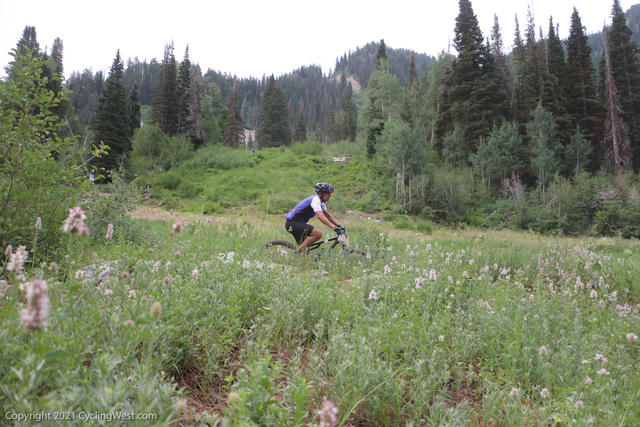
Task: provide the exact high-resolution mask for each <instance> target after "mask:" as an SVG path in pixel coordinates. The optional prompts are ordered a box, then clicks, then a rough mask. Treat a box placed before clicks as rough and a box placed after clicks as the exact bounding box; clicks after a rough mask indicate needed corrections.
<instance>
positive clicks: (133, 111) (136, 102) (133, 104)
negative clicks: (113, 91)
mask: <svg viewBox="0 0 640 427" xmlns="http://www.w3.org/2000/svg"><path fill="white" fill-rule="evenodd" d="M128 107H129V128H130V132H129V135H131V136H133V131H135V130H136V129H138V128H139V127H140V96H139V94H138V82H133V87H132V88H131V90H130V91H129V103H128Z"/></svg>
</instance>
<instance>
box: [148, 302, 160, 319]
mask: <svg viewBox="0 0 640 427" xmlns="http://www.w3.org/2000/svg"><path fill="white" fill-rule="evenodd" d="M149 314H151V316H153V317H159V316H160V315H161V314H162V304H160V301H156V302H154V303H153V304H151V307H150V308H149Z"/></svg>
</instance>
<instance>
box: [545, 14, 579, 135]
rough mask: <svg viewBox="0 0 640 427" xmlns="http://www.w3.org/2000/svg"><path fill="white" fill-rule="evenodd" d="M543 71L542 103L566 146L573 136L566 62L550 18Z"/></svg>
mask: <svg viewBox="0 0 640 427" xmlns="http://www.w3.org/2000/svg"><path fill="white" fill-rule="evenodd" d="M545 47H546V49H545V52H544V61H543V64H544V66H543V68H542V70H541V86H542V92H541V96H540V102H541V103H542V106H543V107H544V109H545V110H547V111H550V112H551V113H552V114H553V116H554V117H555V119H556V126H557V132H558V139H559V141H560V142H561V143H562V144H563V145H566V144H567V143H568V142H569V138H570V136H571V134H572V129H573V128H572V126H571V119H570V117H569V114H568V113H567V99H566V96H565V91H564V86H563V84H562V81H563V80H564V78H565V75H566V69H567V65H566V60H565V57H564V50H563V48H562V42H561V41H560V37H558V35H557V34H556V28H555V27H554V25H553V18H549V33H548V38H547V41H546V44H545Z"/></svg>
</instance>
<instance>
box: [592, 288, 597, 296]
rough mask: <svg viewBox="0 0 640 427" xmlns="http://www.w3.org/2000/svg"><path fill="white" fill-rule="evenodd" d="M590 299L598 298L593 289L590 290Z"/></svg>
mask: <svg viewBox="0 0 640 427" xmlns="http://www.w3.org/2000/svg"><path fill="white" fill-rule="evenodd" d="M591 298H598V292H596V290H595V289H591Z"/></svg>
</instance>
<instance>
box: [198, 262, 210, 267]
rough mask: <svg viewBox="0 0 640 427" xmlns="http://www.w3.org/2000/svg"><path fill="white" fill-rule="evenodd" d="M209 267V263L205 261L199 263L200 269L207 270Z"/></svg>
mask: <svg viewBox="0 0 640 427" xmlns="http://www.w3.org/2000/svg"><path fill="white" fill-rule="evenodd" d="M208 266H209V263H208V262H207V261H202V262H201V263H200V268H207V267H208Z"/></svg>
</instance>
